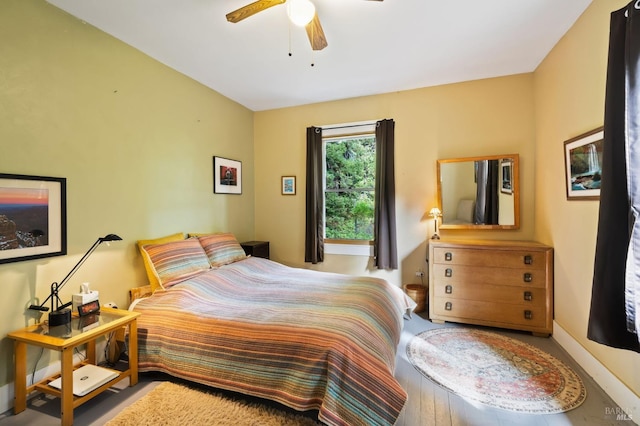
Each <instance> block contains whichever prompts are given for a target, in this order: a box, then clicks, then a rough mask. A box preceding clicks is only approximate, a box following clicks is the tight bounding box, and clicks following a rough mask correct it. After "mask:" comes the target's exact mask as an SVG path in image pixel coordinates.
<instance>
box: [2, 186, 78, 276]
mask: <svg viewBox="0 0 640 426" xmlns="http://www.w3.org/2000/svg"><path fill="white" fill-rule="evenodd" d="M66 192H67V180H66V179H65V178H55V177H42V176H27V175H14V174H0V263H9V262H20V261H23V260H32V259H39V258H44V257H51V256H62V255H65V254H67V193H66Z"/></svg>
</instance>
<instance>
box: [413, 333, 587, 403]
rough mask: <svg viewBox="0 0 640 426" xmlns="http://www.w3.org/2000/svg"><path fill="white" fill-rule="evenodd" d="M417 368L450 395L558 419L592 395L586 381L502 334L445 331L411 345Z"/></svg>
mask: <svg viewBox="0 0 640 426" xmlns="http://www.w3.org/2000/svg"><path fill="white" fill-rule="evenodd" d="M407 355H408V357H409V360H410V361H411V363H412V364H413V366H414V367H415V368H416V369H417V370H418V371H420V372H421V373H422V374H423V375H424V376H425V377H427V378H429V379H431V380H433V381H434V382H436V383H438V384H440V385H441V386H443V387H445V388H447V389H448V390H449V391H451V392H454V393H456V394H457V395H460V396H461V397H463V398H468V399H470V400H473V401H477V402H481V403H483V404H486V405H489V406H491V407H495V408H501V409H505V410H509V411H515V412H519V413H530V414H553V413H561V412H564V411H569V410H571V409H573V408H576V407H578V406H579V405H580V404H582V402H583V401H584V400H585V398H586V396H587V394H586V390H585V388H584V384H583V383H582V380H581V379H580V377H579V376H578V375H577V374H576V373H575V372H574V371H573V370H572V369H571V368H570V367H569V366H567V365H566V364H564V363H563V362H562V361H560V360H559V359H557V358H555V357H553V356H551V355H549V354H548V353H546V352H544V351H542V350H540V349H538V348H536V347H534V346H531V345H529V344H527V343H524V342H521V341H519V340H515V339H511V338H509V337H505V336H502V335H500V334H496V333H491V332H487V331H481V330H474V329H465V328H441V329H436V330H428V331H425V332H422V333H420V334H418V335H416V336H415V337H414V338H412V339H411V341H410V342H409V345H408V346H407Z"/></svg>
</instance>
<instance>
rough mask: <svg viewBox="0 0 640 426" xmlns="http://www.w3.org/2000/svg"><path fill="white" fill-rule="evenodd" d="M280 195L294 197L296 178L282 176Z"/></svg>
mask: <svg viewBox="0 0 640 426" xmlns="http://www.w3.org/2000/svg"><path fill="white" fill-rule="evenodd" d="M281 189H282V195H296V177H295V176H282V186H281Z"/></svg>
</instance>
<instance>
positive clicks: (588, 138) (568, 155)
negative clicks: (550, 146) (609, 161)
mask: <svg viewBox="0 0 640 426" xmlns="http://www.w3.org/2000/svg"><path fill="white" fill-rule="evenodd" d="M603 145H604V127H598V128H597V129H593V130H591V131H589V132H586V133H583V134H581V135H579V136H576V137H575V138H571V139H569V140H567V141H565V142H564V171H565V186H566V190H567V200H570V201H572V200H599V199H600V180H601V176H602V148H603Z"/></svg>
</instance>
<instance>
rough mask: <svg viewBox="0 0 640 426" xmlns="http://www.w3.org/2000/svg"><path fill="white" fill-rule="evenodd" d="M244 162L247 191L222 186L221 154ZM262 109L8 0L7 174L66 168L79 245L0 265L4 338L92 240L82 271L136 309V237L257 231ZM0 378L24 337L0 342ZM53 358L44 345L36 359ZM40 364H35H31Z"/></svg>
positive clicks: (0, 61)
mask: <svg viewBox="0 0 640 426" xmlns="http://www.w3.org/2000/svg"><path fill="white" fill-rule="evenodd" d="M214 155H219V156H223V157H228V158H233V159H237V160H241V161H242V162H243V163H242V164H243V172H244V175H243V178H244V180H245V182H246V183H248V184H245V186H244V188H243V189H244V193H243V194H242V195H240V196H238V195H218V194H213V184H212V156H214ZM253 161H254V158H253V113H252V112H251V111H250V110H248V109H246V108H244V107H242V106H240V105H238V104H237V103H234V102H232V101H230V100H228V99H227V98H224V97H223V96H221V95H219V94H218V93H216V92H214V91H212V90H210V89H207V88H205V87H204V86H202V85H200V84H199V83H196V82H195V81H193V80H191V79H189V78H187V77H185V76H184V75H182V74H179V73H177V72H176V71H173V70H171V69H169V68H168V67H166V66H164V65H162V64H160V63H158V62H156V61H154V60H152V59H151V58H149V57H148V56H145V55H143V54H141V53H140V52H139V51H137V50H135V49H133V48H131V47H129V46H127V45H125V44H123V43H122V42H120V41H118V40H116V39H114V38H112V37H110V36H108V35H106V34H105V33H103V32H101V31H99V30H97V29H95V28H93V27H91V26H90V25H86V24H83V23H82V22H80V21H79V20H77V19H75V18H73V17H71V16H70V15H67V14H66V13H64V12H62V11H60V10H59V9H57V8H55V7H53V6H51V5H48V4H47V3H45V2H44V0H29V1H25V0H2V1H1V2H0V173H16V174H26V175H41V176H58V177H66V178H67V185H68V192H67V197H68V242H69V247H68V253H69V255H68V256H62V257H53V258H49V259H46V260H36V261H28V262H19V263H10V264H4V265H0V292H1V293H2V297H1V298H0V337H3V336H5V335H6V334H7V333H8V332H9V331H11V330H13V329H17V328H19V327H24V326H25V325H26V323H27V319H28V318H30V317H29V316H28V314H27V315H25V307H26V306H27V305H28V304H29V302H30V299H31V297H32V296H34V295H35V296H37V297H39V298H40V299H41V300H43V299H44V298H45V297H46V296H47V295H48V292H49V286H50V284H51V282H53V281H56V280H61V279H62V278H63V277H64V276H65V275H66V273H67V272H68V271H69V270H70V269H71V268H72V267H73V265H75V263H76V262H77V261H78V260H79V258H80V256H82V254H84V252H85V251H86V250H87V249H89V247H90V246H91V245H92V244H93V242H94V241H95V240H96V239H97V238H98V237H99V236H104V235H105V234H108V233H117V234H118V235H120V236H121V237H122V238H123V239H124V241H122V242H118V243H114V244H111V246H110V247H106V246H105V245H103V246H101V247H100V248H98V250H97V251H96V252H95V253H94V254H93V255H92V257H91V258H89V260H88V261H87V262H86V263H85V264H84V266H83V267H82V268H81V269H80V270H79V271H78V273H77V274H76V275H75V277H74V278H73V279H72V280H71V281H70V282H69V285H67V286H66V287H65V288H64V289H63V291H62V299H63V300H64V301H67V300H70V298H71V294H72V293H73V292H76V291H77V289H78V287H79V284H80V283H81V282H83V281H89V282H91V283H92V287H93V288H94V289H96V290H98V291H100V300H101V302H102V303H106V302H109V301H115V302H116V303H117V304H119V305H120V306H123V307H124V306H126V294H127V290H128V289H129V288H130V287H134V286H138V285H144V284H145V283H146V278H145V276H144V268H143V267H142V264H141V259H140V256H139V255H138V253H137V251H136V249H135V246H134V245H135V241H136V240H137V239H141V238H148V237H158V236H161V235H165V234H170V233H174V232H180V231H184V232H187V231H192V232H193V231H199V232H205V231H214V230H229V231H232V232H234V233H236V234H237V236H238V238H240V239H252V238H253V236H254V228H253V226H254V225H253V223H254V218H253V211H254V201H253V200H254V193H253V185H252V182H253V179H254V176H253ZM0 342H1V343H0V366H2V367H1V368H0V386H1V385H4V384H6V383H8V382H11V381H12V380H13V379H12V377H13V372H12V369H11V368H10V366H11V365H12V362H13V361H12V356H13V346H12V344H11V342H10V341H9V340H8V339H6V338H2V340H1V341H0ZM34 360H35V356H33V354H32V356H31V361H32V362H34ZM50 361H51V359H50V356H49V354H47V353H46V352H45V355H44V356H43V359H41V360H40V362H39V363H38V368H42V367H44V366H46V365H47V364H48V363H49V362H50ZM31 368H33V364H32V363H30V364H29V369H31Z"/></svg>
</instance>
